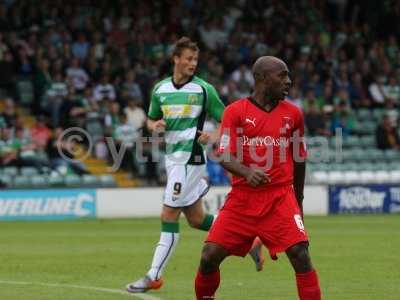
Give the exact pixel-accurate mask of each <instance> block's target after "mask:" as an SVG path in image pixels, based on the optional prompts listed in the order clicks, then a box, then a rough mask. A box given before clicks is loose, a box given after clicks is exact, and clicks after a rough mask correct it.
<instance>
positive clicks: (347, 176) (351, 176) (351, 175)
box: [343, 171, 360, 184]
mask: <svg viewBox="0 0 400 300" xmlns="http://www.w3.org/2000/svg"><path fill="white" fill-rule="evenodd" d="M343 177H344V182H345V183H346V184H352V183H358V182H359V181H360V174H359V173H358V172H357V171H345V172H344V176H343Z"/></svg>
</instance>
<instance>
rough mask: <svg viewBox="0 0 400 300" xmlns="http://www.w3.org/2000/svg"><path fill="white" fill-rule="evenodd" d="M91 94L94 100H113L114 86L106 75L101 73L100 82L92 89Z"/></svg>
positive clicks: (114, 95)
mask: <svg viewBox="0 0 400 300" xmlns="http://www.w3.org/2000/svg"><path fill="white" fill-rule="evenodd" d="M93 96H94V99H95V100H96V101H102V100H105V99H108V100H115V98H116V94H115V88H114V86H113V85H112V84H111V83H110V79H109V76H108V75H103V76H102V77H101V80H100V83H99V84H97V85H96V86H95V88H94V90H93Z"/></svg>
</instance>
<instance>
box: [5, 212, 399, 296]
mask: <svg viewBox="0 0 400 300" xmlns="http://www.w3.org/2000/svg"><path fill="white" fill-rule="evenodd" d="M181 225H182V226H181V228H182V230H181V232H182V234H181V240H180V244H179V246H178V248H177V251H176V253H175V255H174V257H173V258H172V260H171V262H170V264H169V266H168V267H167V270H166V273H165V280H166V283H165V286H164V287H163V288H162V289H161V290H160V291H157V292H154V293H151V294H152V295H154V296H157V297H159V298H161V299H163V300H183V299H185V300H186V299H190V300H192V299H194V296H193V280H194V276H195V272H196V269H197V265H198V261H199V257H200V251H201V247H202V241H203V239H204V237H205V233H203V232H200V231H196V230H193V229H190V228H188V226H187V225H186V222H184V221H183V220H182V222H181ZM306 226H307V228H308V231H309V235H310V238H311V255H312V258H313V261H314V264H315V266H316V268H317V269H318V272H319V275H320V281H321V286H322V290H323V294H324V299H325V300H336V299H337V300H354V299H363V300H377V299H385V300H390V299H400V284H399V280H400V216H399V215H393V216H340V217H307V218H306ZM159 227H160V226H159V221H158V220H157V219H136V220H114V221H80V222H12V223H11V222H10V223H1V224H0V263H1V266H0V299H7V300H8V299H21V300H24V299H29V300H32V299H33V300H35V299H52V300H54V299H57V300H60V299H74V300H76V299H79V300H80V299H84V300H86V299H96V300H97V299H135V297H130V296H126V295H122V294H121V295H118V294H112V293H106V292H99V291H95V290H85V289H76V288H70V287H56V286H43V285H36V284H29V285H22V284H21V285H17V284H5V283H1V281H5V280H7V281H22V282H35V283H55V284H66V285H83V286H94V287H103V288H110V289H121V290H123V289H124V286H125V284H126V283H128V282H130V281H132V280H134V279H137V278H138V277H140V276H142V275H143V274H144V273H145V271H146V270H147V268H148V266H149V263H150V260H151V258H152V255H153V249H154V245H155V244H156V242H157V241H158V237H159ZM221 277H222V281H221V287H220V289H219V292H218V299H220V300H236V299H240V300H241V299H243V300H247V299H270V300H286V299H291V300H293V299H297V298H296V288H295V281H294V275H293V271H292V270H291V267H290V266H289V263H288V261H287V259H286V257H285V256H284V255H281V256H280V259H279V260H278V261H277V262H272V261H270V260H269V261H268V262H267V264H266V267H265V269H264V271H263V272H261V273H256V272H255V271H254V266H253V264H252V262H251V260H250V259H249V258H245V259H241V258H235V257H232V258H229V259H228V260H226V261H225V262H224V264H223V265H222V268H221Z"/></svg>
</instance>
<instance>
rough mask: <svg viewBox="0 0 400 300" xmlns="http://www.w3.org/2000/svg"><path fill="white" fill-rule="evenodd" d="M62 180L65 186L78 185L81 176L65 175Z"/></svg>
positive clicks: (80, 183)
mask: <svg viewBox="0 0 400 300" xmlns="http://www.w3.org/2000/svg"><path fill="white" fill-rule="evenodd" d="M64 182H65V185H66V186H67V187H79V186H81V185H82V182H81V177H80V176H79V175H75V174H71V175H67V176H65V177H64Z"/></svg>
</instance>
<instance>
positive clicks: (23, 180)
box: [13, 176, 31, 189]
mask: <svg viewBox="0 0 400 300" xmlns="http://www.w3.org/2000/svg"><path fill="white" fill-rule="evenodd" d="M13 187H14V188H17V189H20V188H29V187H31V178H30V177H28V176H16V177H15V178H14V181H13Z"/></svg>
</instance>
